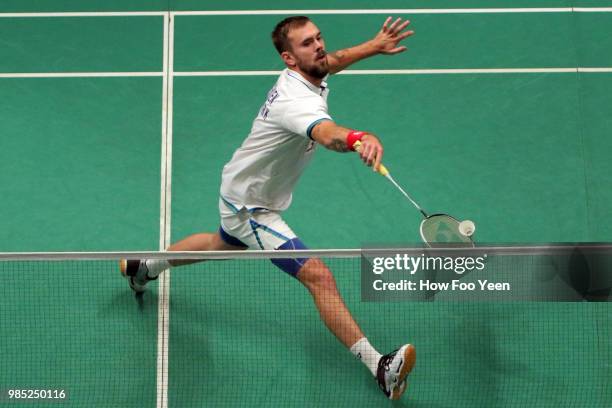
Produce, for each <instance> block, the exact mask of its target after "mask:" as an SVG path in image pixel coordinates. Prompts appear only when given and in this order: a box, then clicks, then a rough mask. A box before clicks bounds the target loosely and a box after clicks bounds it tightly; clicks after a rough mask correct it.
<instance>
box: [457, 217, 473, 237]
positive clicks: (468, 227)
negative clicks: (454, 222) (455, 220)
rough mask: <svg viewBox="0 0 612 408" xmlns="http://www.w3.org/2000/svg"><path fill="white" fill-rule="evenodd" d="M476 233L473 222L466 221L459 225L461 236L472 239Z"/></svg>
mask: <svg viewBox="0 0 612 408" xmlns="http://www.w3.org/2000/svg"><path fill="white" fill-rule="evenodd" d="M474 231H476V225H475V224H474V222H473V221H470V220H465V221H461V222H460V223H459V232H460V233H461V235H465V236H466V237H471V236H472V234H474Z"/></svg>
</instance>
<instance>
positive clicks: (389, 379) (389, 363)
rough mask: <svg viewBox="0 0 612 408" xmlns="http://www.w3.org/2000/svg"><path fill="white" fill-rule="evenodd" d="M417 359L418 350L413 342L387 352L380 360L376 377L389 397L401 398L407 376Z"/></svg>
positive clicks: (393, 398)
mask: <svg viewBox="0 0 612 408" xmlns="http://www.w3.org/2000/svg"><path fill="white" fill-rule="evenodd" d="M415 361H416V351H415V349H414V346H413V345H411V344H405V345H403V346H402V347H400V348H399V349H398V350H395V351H393V352H391V353H389V354H386V355H384V356H382V357H381V358H380V360H379V361H378V370H376V379H377V380H378V386H379V387H380V389H381V390H382V392H384V393H385V395H386V396H387V398H389V399H392V400H396V399H399V398H400V397H401V396H402V394H403V393H404V391H405V390H406V386H407V384H406V377H407V376H408V374H410V371H411V370H412V367H414V363H415Z"/></svg>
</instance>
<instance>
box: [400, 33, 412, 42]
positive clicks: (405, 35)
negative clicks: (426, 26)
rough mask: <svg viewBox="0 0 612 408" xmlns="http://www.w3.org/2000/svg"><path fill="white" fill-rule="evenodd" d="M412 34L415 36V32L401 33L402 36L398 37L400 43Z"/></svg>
mask: <svg viewBox="0 0 612 408" xmlns="http://www.w3.org/2000/svg"><path fill="white" fill-rule="evenodd" d="M412 34H414V31H406V32H404V33H401V34H400V35H398V36H397V38H398V40H399V41H402V40H403V39H404V38H406V37H410V36H411V35H412Z"/></svg>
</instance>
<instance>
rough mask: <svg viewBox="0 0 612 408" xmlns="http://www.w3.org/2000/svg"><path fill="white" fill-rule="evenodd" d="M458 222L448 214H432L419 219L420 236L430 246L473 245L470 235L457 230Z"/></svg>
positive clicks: (470, 246)
mask: <svg viewBox="0 0 612 408" xmlns="http://www.w3.org/2000/svg"><path fill="white" fill-rule="evenodd" d="M459 223H460V221H459V220H457V219H456V218H454V217H452V216H450V215H448V214H432V215H430V216H428V217H426V218H424V219H423V221H421V228H420V230H421V238H422V239H423V242H425V243H426V244H427V246H429V247H431V248H436V247H459V248H461V247H466V248H472V247H474V241H473V240H472V237H468V236H465V235H463V234H461V233H460V232H459Z"/></svg>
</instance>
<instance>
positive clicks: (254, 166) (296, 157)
mask: <svg viewBox="0 0 612 408" xmlns="http://www.w3.org/2000/svg"><path fill="white" fill-rule="evenodd" d="M327 94H328V89H327V84H326V83H325V82H322V83H321V86H320V87H319V86H316V85H313V84H312V83H310V82H308V81H307V80H306V79H304V77H302V76H301V75H300V74H298V73H297V72H295V71H292V70H290V69H285V70H283V72H282V73H281V75H280V77H279V78H278V81H277V82H276V85H274V87H273V88H272V89H271V90H270V92H269V93H268V97H267V98H266V101H265V102H264V104H263V106H262V107H261V109H260V111H259V114H258V115H257V117H256V118H255V120H254V121H253V126H252V127H251V133H249V135H248V137H247V138H246V139H245V141H244V142H243V143H242V146H240V148H238V150H236V151H235V152H234V155H233V156H232V159H231V160H230V161H229V163H227V164H226V165H225V166H224V167H223V175H222V178H221V197H223V199H225V200H227V201H229V202H231V203H232V204H234V205H235V206H236V207H238V208H243V207H246V208H248V209H251V208H255V207H263V208H267V209H270V210H277V211H281V210H284V209H286V208H287V207H289V204H291V196H292V192H293V189H294V187H295V185H296V183H297V181H298V179H299V177H300V175H301V174H302V172H303V171H304V169H305V167H306V165H308V163H309V162H310V159H311V158H312V155H313V153H314V150H315V142H314V140H312V139H311V135H310V132H311V131H312V128H313V127H314V125H316V124H317V123H319V122H320V121H323V120H331V117H330V116H329V114H328V113H327Z"/></svg>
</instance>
